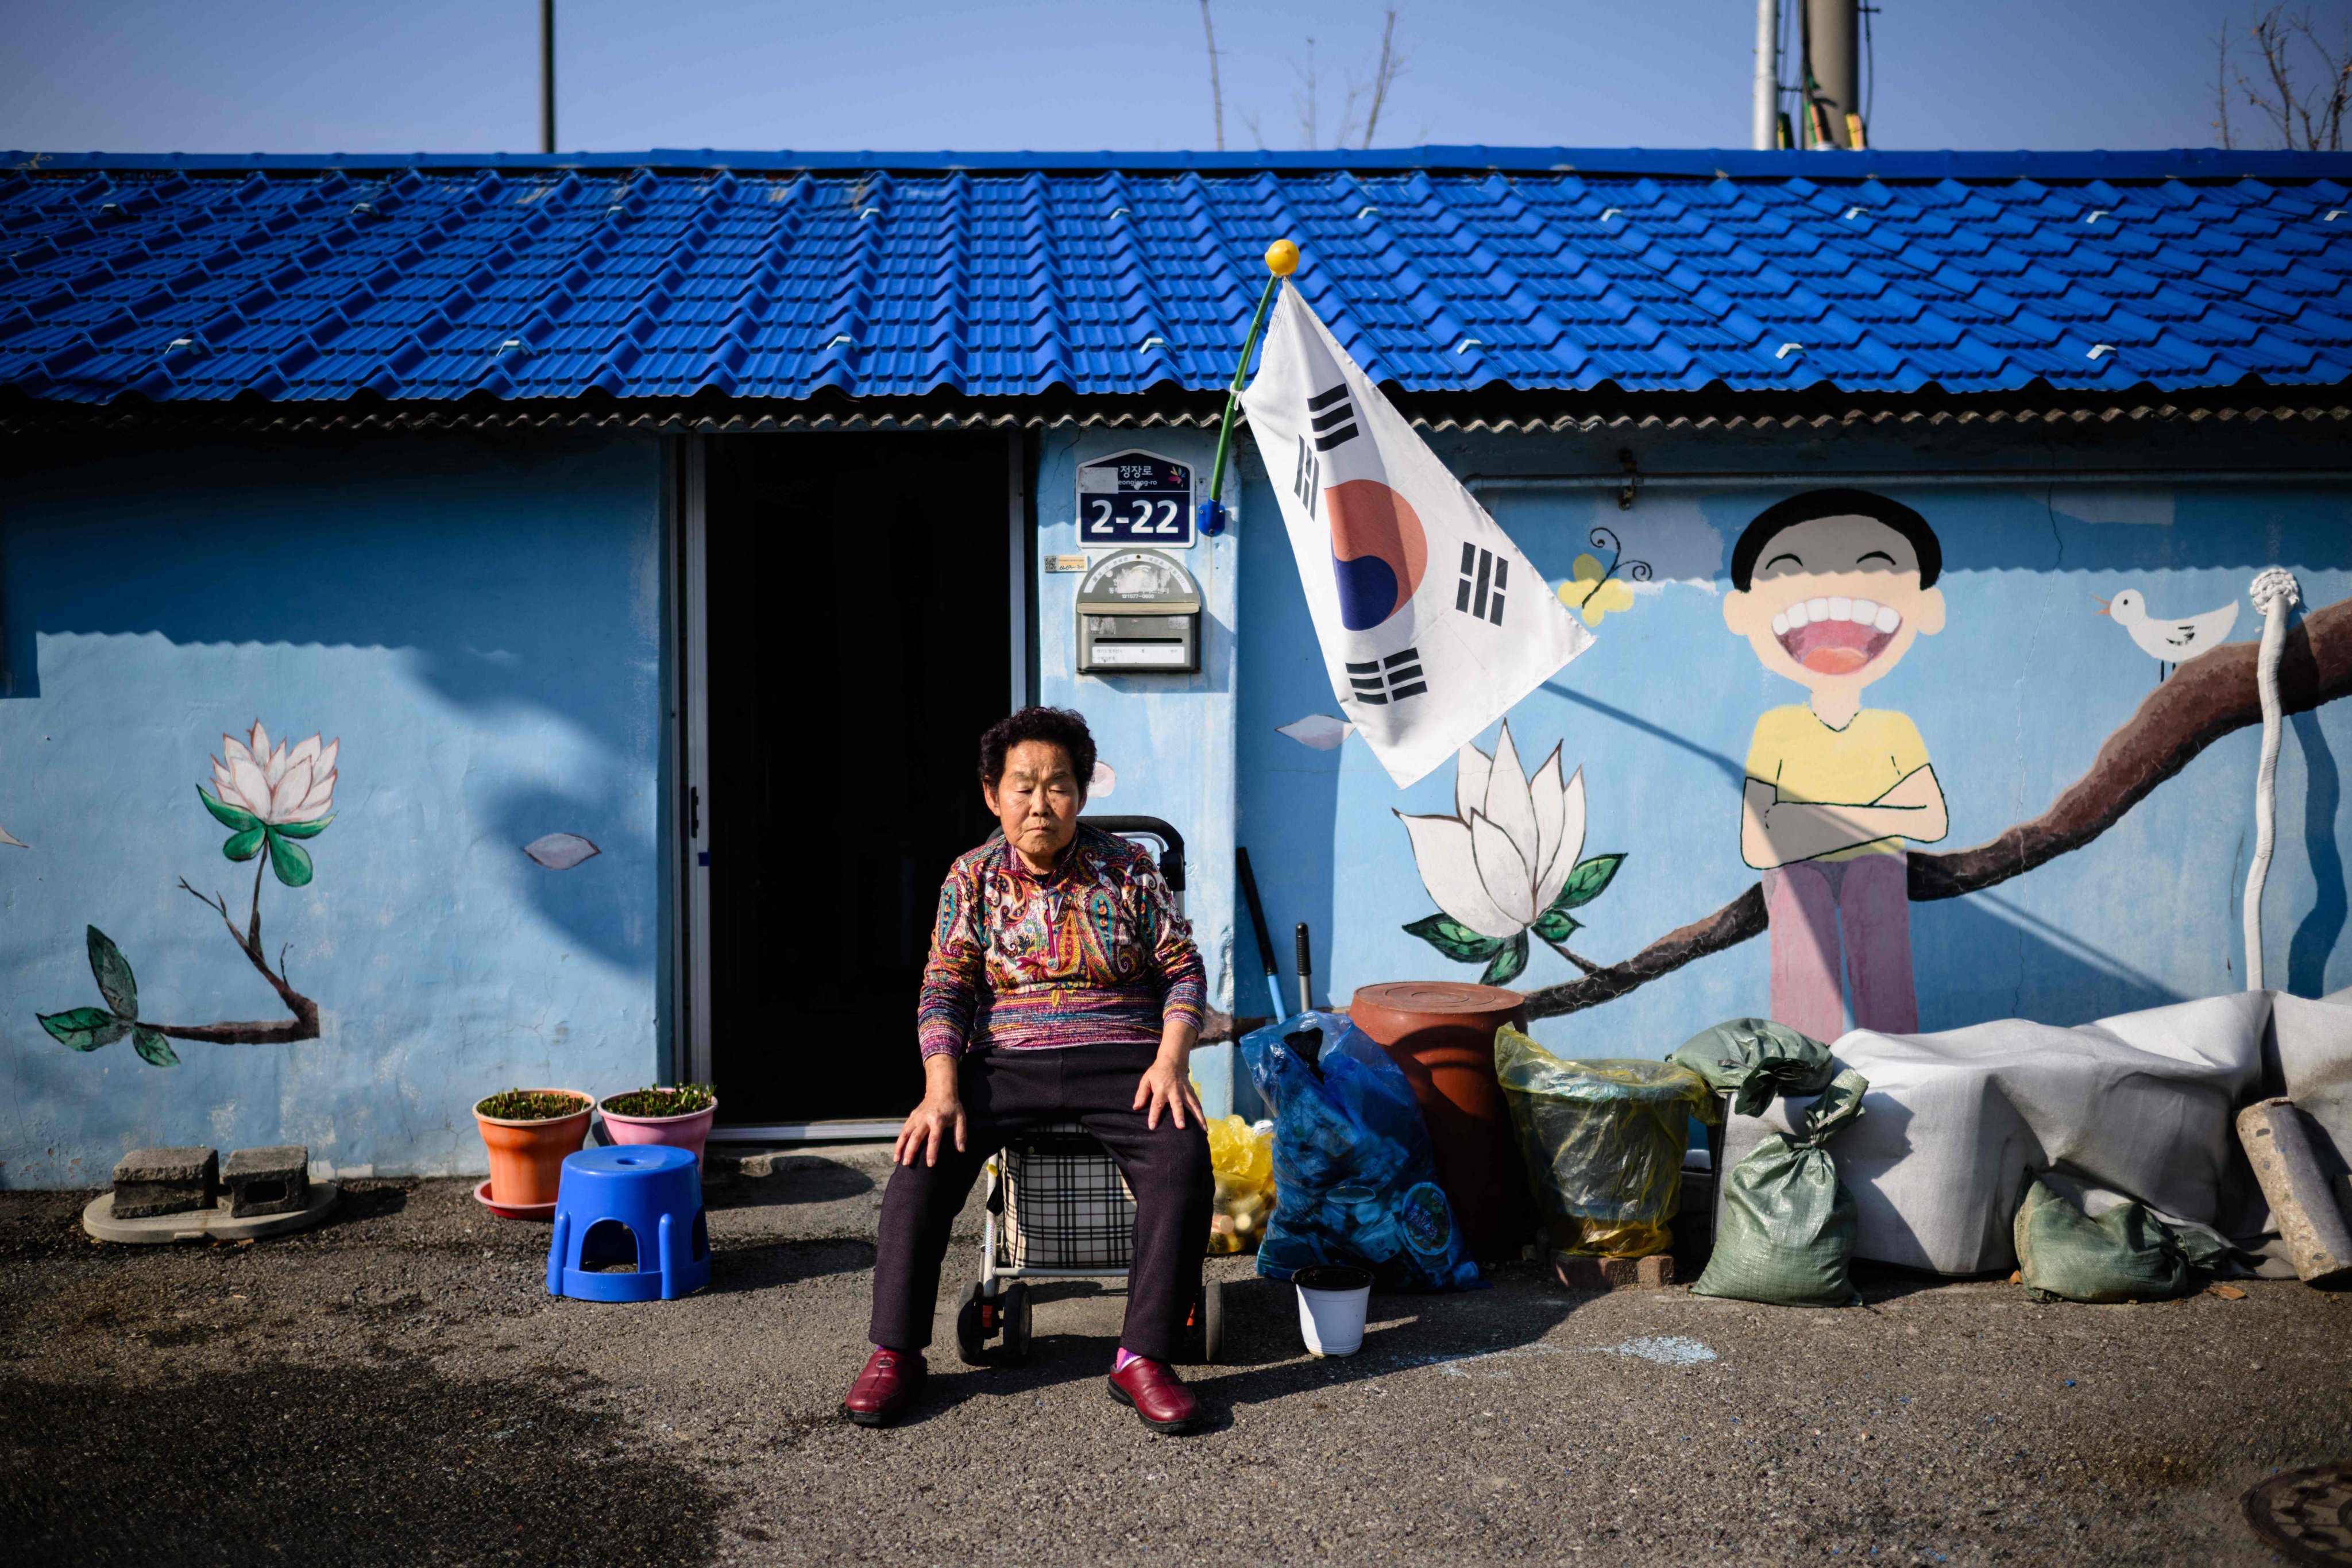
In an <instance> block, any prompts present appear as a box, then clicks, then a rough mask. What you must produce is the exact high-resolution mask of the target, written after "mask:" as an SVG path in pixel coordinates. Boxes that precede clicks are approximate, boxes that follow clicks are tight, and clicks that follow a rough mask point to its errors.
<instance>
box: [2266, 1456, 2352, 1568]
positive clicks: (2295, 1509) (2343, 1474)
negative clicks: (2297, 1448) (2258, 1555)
mask: <svg viewBox="0 0 2352 1568" xmlns="http://www.w3.org/2000/svg"><path fill="white" fill-rule="evenodd" d="M2246 1522H2247V1523H2249V1524H2251V1525H2252V1526H2253V1527H2254V1533H2255V1534H2256V1535H2259V1536H2261V1537H2262V1538H2263V1540H2264V1541H2265V1542H2269V1543H2270V1544H2271V1545H2273V1546H2274V1547H2276V1548H2277V1549H2278V1550H2279V1551H2280V1552H2283V1553H2284V1554H2285V1556H2286V1558H2287V1560H2288V1561H2289V1562H2291V1563H2316V1564H2320V1565H2322V1568H2333V1565H2334V1564H2338V1563H2352V1462H2347V1463H2344V1464H2338V1465H2318V1466H2315V1467H2313V1468H2310V1469H2308V1470H2289V1471H2288V1472H2287V1473H2286V1474H2284V1475H2283V1476H2273V1477H2272V1478H2271V1479H2269V1480H2266V1481H2264V1482H2263V1484H2262V1485H2260V1486H2258V1487H2256V1488H2255V1489H2253V1490H2252V1491H2250V1492H2248V1493H2247V1494H2246Z"/></svg>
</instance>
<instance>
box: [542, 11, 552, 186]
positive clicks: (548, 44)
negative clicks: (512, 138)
mask: <svg viewBox="0 0 2352 1568" xmlns="http://www.w3.org/2000/svg"><path fill="white" fill-rule="evenodd" d="M539 150H540V151H541V152H542V153H552V152H554V151H555V0H539Z"/></svg>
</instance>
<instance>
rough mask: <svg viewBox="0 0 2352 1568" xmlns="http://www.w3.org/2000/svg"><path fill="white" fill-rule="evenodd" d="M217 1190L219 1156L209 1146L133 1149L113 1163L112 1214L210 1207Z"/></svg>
mask: <svg viewBox="0 0 2352 1568" xmlns="http://www.w3.org/2000/svg"><path fill="white" fill-rule="evenodd" d="M219 1190H220V1156H219V1155H218V1154H217V1153H215V1152H213V1151H212V1150H210V1149H202V1148H190V1149H133V1150H132V1151H131V1152H130V1153H128V1154H125V1155H124V1156H122V1158H121V1159H120V1160H118V1161H116V1162H115V1164H114V1217H115V1218H117V1219H145V1218H147V1217H148V1216H149V1215H161V1214H185V1213H187V1212H188V1211H189V1210H190V1209H201V1208H210V1207H211V1206H212V1204H213V1199H214V1197H215V1194H217V1193H218V1192H219Z"/></svg>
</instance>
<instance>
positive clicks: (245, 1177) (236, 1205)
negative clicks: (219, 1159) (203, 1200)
mask: <svg viewBox="0 0 2352 1568" xmlns="http://www.w3.org/2000/svg"><path fill="white" fill-rule="evenodd" d="M221 1181H222V1183H223V1184H225V1185H226V1186H227V1188H228V1216H229V1218H231V1219H243V1218H245V1217H246V1216H247V1215H263V1214H299V1213H300V1212H301V1210H302V1209H303V1208H304V1207H305V1206H307V1205H309V1203H310V1150H308V1149H306V1148H304V1147H303V1146H302V1145H301V1144H299V1143H280V1144H278V1145H277V1146H276V1147H274V1148H269V1149H239V1150H238V1151H237V1152H236V1153H234V1154H231V1155H230V1156H229V1157H228V1163H227V1164H226V1165H224V1166H222V1167H221Z"/></svg>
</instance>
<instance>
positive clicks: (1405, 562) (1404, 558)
mask: <svg viewBox="0 0 2352 1568" xmlns="http://www.w3.org/2000/svg"><path fill="white" fill-rule="evenodd" d="M1242 406H1243V407H1244V408H1245V409H1246V410H1248V412H1249V422H1250V429H1251V431H1252V433H1253V434H1254V435H1255V437H1256V438H1257V448H1258V452H1259V454H1260V455H1261V456H1262V457H1263V458H1265V466H1266V468H1267V470H1268V473H1269V476H1270V477H1271V478H1272V479H1273V480H1274V487H1275V492H1276V495H1277V496H1278V497H1279V498H1280V499H1281V502H1282V519H1283V521H1284V522H1286V523H1287V524H1288V525H1289V528H1290V546H1291V550H1292V551H1293V552H1294V553H1296V554H1297V557H1298V577H1299V581H1300V583H1301V584H1303V585H1304V586H1305V588H1306V590H1307V611H1308V613H1309V614H1310V615H1311V616H1313V617H1314V620H1315V635H1316V637H1317V639H1318V641H1319V642H1321V644H1322V645H1323V662H1324V664H1325V665H1326V666H1327V667H1328V669H1329V671H1330V675H1331V689H1332V690H1333V691H1335V692H1336V693H1338V695H1339V706H1340V708H1341V709H1342V710H1344V711H1345V712H1346V713H1347V715H1348V718H1349V720H1350V721H1353V722H1354V724H1355V726H1356V731H1357V732H1358V733H1359V734H1360V735H1362V736H1363V737H1364V739H1365V741H1366V742H1368V743H1369V744H1370V746H1371V748H1372V754H1373V755H1374V756H1376V757H1378V758H1379V759H1380V760H1381V766H1382V767H1384V768H1386V769H1387V770H1388V772H1389V776H1390V777H1391V778H1392V779H1394V780H1395V781H1396V783H1397V786H1398V787H1399V788H1400V789H1402V787H1404V786H1405V785H1407V784H1412V783H1414V782H1415V781H1417V780H1419V779H1421V778H1422V777H1423V776H1424V775H1425V774H1427V773H1429V772H1430V770H1431V769H1433V768H1434V767H1436V766H1437V765H1438V764H1439V763H1443V762H1444V761H1445V759H1446V758H1448V757H1451V756H1453V755H1454V753H1455V752H1458V751H1460V750H1461V749H1462V746H1463V744H1464V743H1465V742H1468V741H1469V740H1471V739H1472V738H1473V737H1475V735H1476V734H1477V733H1478V732H1479V731H1482V730H1484V729H1485V728H1486V726H1487V725H1489V724H1491V723H1493V722H1494V721H1496V720H1497V719H1499V718H1501V717H1502V716H1503V715H1504V714H1505V713H1506V712H1507V711H1509V710H1510V708H1511V705H1512V704H1513V703H1515V702H1517V701H1518V700H1519V699H1520V698H1522V697H1525V696H1526V695H1527V694H1528V692H1530V691H1532V690H1534V689H1536V688H1537V687H1538V685H1540V684H1542V682H1543V681H1544V680H1545V679H1547V678H1548V677H1549V676H1550V675H1551V674H1552V673H1553V672H1554V671H1555V670H1557V669H1559V667H1560V666H1562V665H1564V664H1566V663H1567V662H1568V661H1569V660H1570V659H1572V658H1575V657H1576V656H1577V655H1578V654H1580V653H1582V652H1583V651H1584V650H1585V649H1586V648H1587V647H1591V643H1592V634H1591V633H1590V632H1588V631H1586V630H1585V629H1584V627H1583V626H1582V625H1581V624H1580V623H1579V622H1578V620H1577V619H1576V617H1575V616H1571V615H1570V614H1569V612H1568V610H1567V608H1566V607H1565V606H1564V605H1561V604H1560V602H1559V599H1558V598H1557V597H1555V596H1554V595H1552V594H1551V592H1550V591H1549V589H1548V588H1547V587H1546V586H1545V584H1544V580H1543V577H1542V576H1541V574H1538V572H1537V571H1536V569H1535V568H1534V567H1533V566H1531V565H1529V564H1528V558H1527V557H1526V556H1524V555H1522V554H1520V553H1519V551H1518V547H1517V545H1515V544H1513V543H1512V542H1510V539H1509V538H1508V537H1507V535H1505V533H1504V532H1503V531H1502V530H1501V529H1499V528H1497V527H1496V526H1495V520H1494V519H1493V518H1490V517H1488V516H1487V515H1486V509H1485V508H1483V507H1481V506H1480V505H1479V504H1478V503H1477V501H1476V500H1473V499H1472V497H1471V495H1470V492H1469V491H1468V490H1466V489H1463V488H1462V484H1461V481H1460V480H1458V479H1455V478H1454V475H1453V474H1452V473H1451V472H1450V471H1449V470H1448V469H1447V468H1446V467H1445V465H1444V464H1443V463H1441V462H1439V461H1438V460H1437V455H1436V454H1435V453H1433V452H1432V451H1431V450H1430V449H1429V447H1428V446H1427V445H1426V444H1425V443H1424V442H1423V440H1422V439H1421V437H1418V436H1416V435H1414V434H1413V431H1412V426H1411V425H1409V424H1407V423H1406V422H1405V419H1404V416H1402V415H1401V414H1399V413H1398V412H1397V411H1396V410H1395V409H1394V408H1393V407H1391V406H1390V404H1389V400H1388V399H1387V398H1385V397H1383V396H1381V394H1380V391H1379V389H1378V388H1376V387H1375V386H1373V385H1372V384H1371V382H1370V380H1369V379H1368V378H1367V377H1366V376H1365V374H1364V373H1363V372H1362V371H1360V370H1359V369H1357V368H1356V363H1355V361H1353V360H1351V359H1349V357H1348V355H1347V353H1346V351H1345V350H1343V349H1341V348H1340V347H1339V342H1338V341H1337V340H1336V339H1334V338H1333V337H1332V336H1331V333H1330V331H1329V330H1328V329H1327V328H1326V327H1325V326H1324V325H1323V323H1322V322H1321V321H1318V319H1317V318H1316V315H1315V312H1314V311H1313V310H1309V309H1308V308H1307V301H1306V300H1302V299H1301V298H1299V295H1298V290H1297V289H1294V288H1292V287H1291V286H1290V284H1289V283H1288V282H1287V281H1285V282H1284V284H1283V285H1282V297H1281V298H1280V299H1279V300H1276V301H1275V306H1274V314H1273V317H1272V319H1271V320H1270V321H1268V322H1267V324H1266V332H1265V359H1264V360H1263V362H1262V363H1260V365H1259V367H1258V373H1257V376H1256V379H1255V380H1254V381H1252V382H1251V383H1250V384H1249V387H1248V389H1247V390H1246V391H1244V393H1243V394H1242Z"/></svg>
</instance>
